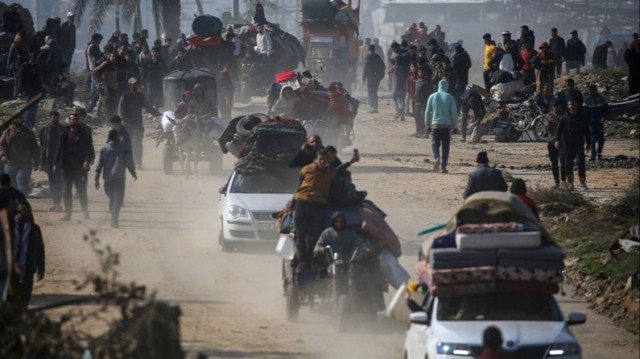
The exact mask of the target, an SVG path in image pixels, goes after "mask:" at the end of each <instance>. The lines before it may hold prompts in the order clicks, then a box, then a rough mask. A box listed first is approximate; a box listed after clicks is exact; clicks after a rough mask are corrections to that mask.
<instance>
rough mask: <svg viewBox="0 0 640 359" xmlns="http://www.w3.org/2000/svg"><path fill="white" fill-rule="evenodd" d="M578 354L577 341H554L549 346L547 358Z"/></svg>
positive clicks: (578, 346)
mask: <svg viewBox="0 0 640 359" xmlns="http://www.w3.org/2000/svg"><path fill="white" fill-rule="evenodd" d="M579 354H580V345H578V343H554V344H553V345H551V348H549V354H548V355H547V357H548V358H562V357H564V356H572V355H579Z"/></svg>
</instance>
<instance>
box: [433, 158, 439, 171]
mask: <svg viewBox="0 0 640 359" xmlns="http://www.w3.org/2000/svg"><path fill="white" fill-rule="evenodd" d="M439 169H440V159H439V158H436V162H435V163H434V164H433V172H438V170H439Z"/></svg>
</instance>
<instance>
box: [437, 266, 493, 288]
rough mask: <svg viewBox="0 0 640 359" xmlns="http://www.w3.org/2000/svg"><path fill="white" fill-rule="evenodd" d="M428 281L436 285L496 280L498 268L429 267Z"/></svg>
mask: <svg viewBox="0 0 640 359" xmlns="http://www.w3.org/2000/svg"><path fill="white" fill-rule="evenodd" d="M427 278H428V279H427V281H428V282H430V283H433V284H435V285H445V284H462V283H476V282H486V281H491V280H495V279H496V278H497V273H496V267H491V266H485V267H466V268H452V269H433V268H431V266H429V265H427Z"/></svg>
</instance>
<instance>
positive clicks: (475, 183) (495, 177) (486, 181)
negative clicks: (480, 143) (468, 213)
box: [462, 151, 509, 199]
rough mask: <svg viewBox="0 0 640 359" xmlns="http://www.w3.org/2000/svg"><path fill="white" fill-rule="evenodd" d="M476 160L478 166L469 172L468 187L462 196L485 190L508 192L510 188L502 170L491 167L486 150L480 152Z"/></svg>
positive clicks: (465, 196)
mask: <svg viewBox="0 0 640 359" xmlns="http://www.w3.org/2000/svg"><path fill="white" fill-rule="evenodd" d="M476 162H477V163H478V167H477V168H476V169H475V170H473V172H471V173H469V180H468V181H467V188H466V189H465V190H464V194H463V195H462V198H464V199H466V198H467V197H469V196H471V195H472V194H474V193H478V192H483V191H500V192H506V191H507V189H509V187H508V186H507V182H505V180H504V177H503V176H502V172H501V171H500V170H499V169H497V168H492V167H489V156H487V153H486V152H485V151H482V152H478V156H477V157H476Z"/></svg>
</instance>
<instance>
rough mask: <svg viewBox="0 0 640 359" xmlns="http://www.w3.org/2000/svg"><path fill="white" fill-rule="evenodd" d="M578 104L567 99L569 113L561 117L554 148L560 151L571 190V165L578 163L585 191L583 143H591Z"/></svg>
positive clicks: (581, 183) (586, 122)
mask: <svg viewBox="0 0 640 359" xmlns="http://www.w3.org/2000/svg"><path fill="white" fill-rule="evenodd" d="M579 107H580V104H579V103H578V101H576V100H575V99H574V98H570V99H569V112H568V113H565V114H564V115H562V117H561V118H560V122H559V123H558V129H557V131H556V143H555V147H556V149H557V150H559V151H560V156H561V157H562V161H563V162H564V168H566V170H567V181H568V182H569V186H570V187H571V189H573V188H574V186H573V164H574V161H575V160H576V159H577V161H578V176H579V177H580V185H581V186H582V188H584V189H587V183H586V179H587V173H586V168H585V161H584V148H585V143H586V144H589V143H591V135H590V133H589V122H588V121H587V119H586V117H585V116H584V115H583V114H581V113H580V112H578V108H579Z"/></svg>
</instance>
